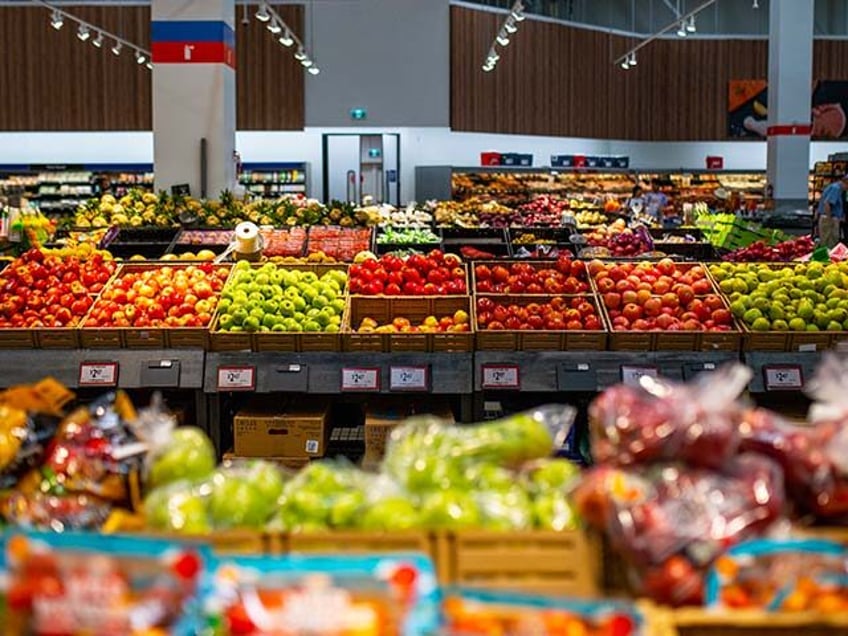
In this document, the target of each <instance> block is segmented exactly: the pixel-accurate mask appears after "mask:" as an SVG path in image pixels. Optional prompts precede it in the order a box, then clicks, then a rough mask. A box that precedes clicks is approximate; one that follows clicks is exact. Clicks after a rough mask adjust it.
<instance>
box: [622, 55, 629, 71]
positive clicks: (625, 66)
mask: <svg viewBox="0 0 848 636" xmlns="http://www.w3.org/2000/svg"><path fill="white" fill-rule="evenodd" d="M621 68H623V69H624V70H625V71H627V70H629V69H630V58H629V57H625V58H624V59H623V60H621Z"/></svg>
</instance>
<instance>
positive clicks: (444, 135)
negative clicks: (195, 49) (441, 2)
mask: <svg viewBox="0 0 848 636" xmlns="http://www.w3.org/2000/svg"><path fill="white" fill-rule="evenodd" d="M325 132H351V130H350V129H349V128H308V129H306V130H304V131H293V132H274V131H267V132H253V131H251V132H240V133H238V134H237V138H236V145H237V148H238V150H239V152H240V154H241V157H242V161H245V162H257V161H305V162H307V163H309V164H310V171H311V183H312V190H311V193H312V195H313V196H316V197H320V196H321V193H322V183H321V178H322V173H323V164H322V156H321V135H322V134H323V133H325ZM357 132H363V133H367V132H373V133H395V132H396V133H400V135H401V156H400V162H401V174H400V178H401V200H403V201H406V200H409V199H411V198H413V197H414V188H415V166H416V165H419V166H427V165H454V166H476V165H479V162H480V153H481V152H484V151H487V150H494V151H500V152H521V153H532V154H533V155H534V160H535V164H536V165H538V166H546V165H549V163H550V155H552V154H570V153H584V154H598V155H604V154H612V155H628V156H630V165H631V167H632V168H635V169H639V170H649V169H658V170H677V169H684V170H697V169H703V168H704V167H705V158H706V156H707V155H720V156H723V157H724V166H725V169H727V170H762V171H765V169H766V144H765V142H759V141H727V142H718V141H716V142H647V141H640V142H630V141H608V140H599V139H573V138H555V137H524V136H518V135H489V134H477V133H455V132H451V131H450V130H449V129H448V128H379V129H361V130H358V131H357ZM846 151H848V144H846V143H838V142H814V143H813V144H812V145H811V150H810V167H812V165H813V164H814V163H815V162H816V161H821V160H824V159H826V158H827V156H828V155H829V154H830V153H833V152H846ZM152 161H153V135H152V133H146V132H104V133H0V164H29V163H37V164H38V163H108V162H112V163H152Z"/></svg>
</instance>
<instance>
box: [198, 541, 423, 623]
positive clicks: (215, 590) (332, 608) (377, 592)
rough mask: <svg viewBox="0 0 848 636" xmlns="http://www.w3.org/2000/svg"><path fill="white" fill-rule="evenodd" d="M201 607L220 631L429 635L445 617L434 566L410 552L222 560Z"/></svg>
mask: <svg viewBox="0 0 848 636" xmlns="http://www.w3.org/2000/svg"><path fill="white" fill-rule="evenodd" d="M204 614H205V619H206V626H207V629H209V630H210V631H211V632H212V633H215V634H219V635H220V636H262V635H263V634H267V635H269V636H270V635H271V634H273V635H275V636H298V635H301V634H310V635H312V636H354V635H356V636H383V635H385V634H403V635H404V636H425V635H427V634H435V633H437V632H438V628H439V624H440V617H439V598H438V594H437V586H436V576H435V572H434V570H433V565H432V563H430V561H429V560H428V559H427V558H425V557H423V556H421V555H405V554H397V555H392V556H372V555H357V556H350V555H345V556H343V555H333V556H290V557H238V558H228V559H223V560H221V561H219V562H218V563H217V564H216V565H215V567H214V570H213V574H212V580H211V589H210V594H209V596H208V598H207V599H206V602H205V603H204Z"/></svg>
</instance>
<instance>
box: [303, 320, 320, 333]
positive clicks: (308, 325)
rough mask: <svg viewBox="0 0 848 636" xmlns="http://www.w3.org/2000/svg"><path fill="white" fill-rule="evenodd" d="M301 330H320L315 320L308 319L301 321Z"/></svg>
mask: <svg viewBox="0 0 848 636" xmlns="http://www.w3.org/2000/svg"><path fill="white" fill-rule="evenodd" d="M303 330H304V331H309V332H314V331H321V324H320V323H319V322H318V321H317V320H314V319H309V320H307V321H306V322H305V323H303Z"/></svg>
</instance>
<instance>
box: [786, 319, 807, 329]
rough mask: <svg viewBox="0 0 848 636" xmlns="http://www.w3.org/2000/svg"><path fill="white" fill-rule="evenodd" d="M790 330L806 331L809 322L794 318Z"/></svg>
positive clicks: (790, 323) (790, 322)
mask: <svg viewBox="0 0 848 636" xmlns="http://www.w3.org/2000/svg"><path fill="white" fill-rule="evenodd" d="M789 328H790V329H791V330H792V331H806V330H807V322H806V321H805V320H804V319H803V318H793V319H792V320H790V321H789Z"/></svg>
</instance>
